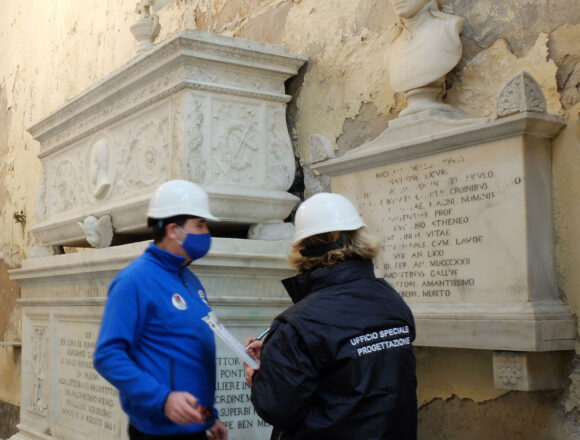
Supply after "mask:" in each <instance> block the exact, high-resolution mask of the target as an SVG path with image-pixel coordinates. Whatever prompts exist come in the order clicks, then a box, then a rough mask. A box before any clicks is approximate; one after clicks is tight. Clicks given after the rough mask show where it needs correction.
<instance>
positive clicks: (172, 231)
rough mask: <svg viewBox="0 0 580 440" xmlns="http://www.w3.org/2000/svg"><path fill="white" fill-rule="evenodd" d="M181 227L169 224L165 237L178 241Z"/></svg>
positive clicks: (166, 227)
mask: <svg viewBox="0 0 580 440" xmlns="http://www.w3.org/2000/svg"><path fill="white" fill-rule="evenodd" d="M178 229H179V226H178V225H177V223H169V224H168V225H166V226H165V236H166V237H167V238H171V239H176V238H177V237H178V236H179V230H178Z"/></svg>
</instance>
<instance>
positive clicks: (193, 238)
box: [177, 228, 211, 261]
mask: <svg viewBox="0 0 580 440" xmlns="http://www.w3.org/2000/svg"><path fill="white" fill-rule="evenodd" d="M181 229H183V228H181ZM183 230H184V231H185V229H183ZM177 242H178V243H179V244H180V245H181V247H182V248H183V250H184V251H185V252H187V255H189V258H191V261H194V260H199V259H200V258H202V257H204V256H205V255H206V254H207V253H208V252H209V248H210V247H211V234H210V233H209V232H208V233H205V234H191V233H189V232H187V236H186V237H185V240H184V241H183V242H181V241H179V240H177Z"/></svg>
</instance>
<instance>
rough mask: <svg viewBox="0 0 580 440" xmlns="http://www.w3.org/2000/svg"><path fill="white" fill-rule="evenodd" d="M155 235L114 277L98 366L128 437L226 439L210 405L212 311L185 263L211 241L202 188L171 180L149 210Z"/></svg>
mask: <svg viewBox="0 0 580 440" xmlns="http://www.w3.org/2000/svg"><path fill="white" fill-rule="evenodd" d="M147 217H148V225H149V226H150V227H151V228H152V229H153V239H154V242H153V243H151V244H150V245H149V247H148V248H147V249H146V251H145V252H144V253H143V255H141V256H140V257H139V258H137V259H136V260H134V261H133V262H132V263H131V264H129V265H128V266H127V267H126V268H125V269H123V270H122V271H121V272H119V274H118V275H117V276H116V277H115V278H114V279H113V281H112V282H111V285H110V286H109V294H108V298H107V303H106V305H105V311H104V314H103V319H102V322H101V330H100V333H99V337H98V340H97V345H96V348H95V353H94V359H93V361H94V366H95V369H96V370H97V371H98V372H99V373H100V374H101V375H102V376H103V377H104V378H105V379H107V380H108V381H109V382H110V383H111V384H112V385H114V386H115V387H116V388H117V389H118V390H119V394H120V398H121V405H122V407H123V410H124V411H125V412H126V413H127V414H128V416H129V438H130V439H131V440H153V439H165V438H167V439H174V440H204V439H207V436H206V430H208V431H210V432H211V434H212V435H213V438H214V439H218V440H227V435H228V434H227V429H226V428H225V426H224V425H223V423H222V422H221V421H220V420H218V419H217V411H216V410H215V409H214V406H213V405H214V392H215V381H216V377H215V371H216V368H215V341H214V335H213V332H212V330H211V329H210V327H209V326H208V325H207V324H206V323H205V322H203V321H202V317H204V316H206V315H207V314H208V313H209V312H210V311H211V309H210V307H209V305H208V302H207V296H206V293H205V290H204V288H203V286H202V285H201V283H200V281H199V279H198V278H197V277H196V276H195V275H194V274H193V272H191V271H190V270H189V269H188V265H189V264H190V263H191V262H192V261H194V260H197V259H199V258H202V257H203V256H204V255H205V254H206V253H207V252H208V251H209V248H210V245H211V235H210V233H209V230H208V227H207V220H208V219H209V220H218V219H217V218H215V217H214V216H212V215H211V213H210V211H209V203H208V197H207V194H206V193H205V191H204V190H203V189H201V188H200V187H199V186H197V185H195V184H194V183H191V182H188V181H185V180H171V181H168V182H165V183H164V184H162V185H161V186H160V187H159V188H157V190H156V191H155V193H154V195H153V197H152V199H151V202H150V205H149V211H148V213H147Z"/></svg>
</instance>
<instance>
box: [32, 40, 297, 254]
mask: <svg viewBox="0 0 580 440" xmlns="http://www.w3.org/2000/svg"><path fill="white" fill-rule="evenodd" d="M305 61H306V59H304V58H301V57H297V56H292V55H290V54H289V53H288V51H287V49H285V48H283V47H279V46H272V45H266V44H260V43H255V42H250V41H246V40H241V39H234V38H230V37H224V36H219V35H214V34H209V33H203V32H196V31H190V30H188V31H184V32H182V33H180V34H177V35H175V36H173V37H171V38H170V39H168V40H166V41H164V42H162V43H160V44H159V45H157V46H156V47H154V48H153V49H151V50H149V51H148V52H146V53H144V54H141V55H139V56H137V57H136V58H134V59H133V60H132V61H130V62H129V63H127V64H126V65H125V66H123V67H121V68H120V69H118V70H116V71H114V72H112V73H111V74H110V75H108V76H107V77H105V78H104V79H102V80H101V81H99V82H97V83H96V84H95V85H93V86H92V87H90V88H89V89H87V90H85V91H84V92H82V93H81V94H79V95H78V96H77V97H76V98H74V99H72V100H71V101H69V102H67V103H66V104H65V105H64V106H62V107H61V108H59V109H58V110H57V111H55V112H54V113H53V114H51V115H49V116H48V117H46V118H45V119H43V120H42V121H40V122H39V123H37V124H35V125H34V126H32V127H31V128H30V129H29V132H30V133H31V134H32V136H33V137H34V138H35V139H36V140H38V141H39V142H40V144H41V147H40V148H41V150H40V154H39V158H40V159H41V161H42V166H43V175H42V182H41V186H40V190H39V194H38V197H37V202H36V218H37V222H38V223H37V224H36V225H35V226H34V227H33V228H32V231H33V233H34V234H35V235H36V237H37V238H38V239H39V240H40V241H42V242H43V243H44V244H47V245H55V244H58V245H75V246H82V245H86V243H87V240H86V235H85V231H84V230H83V228H82V227H81V225H82V223H83V221H84V219H86V218H87V217H88V216H94V217H96V218H97V219H98V218H101V217H102V216H105V215H110V217H111V220H112V227H113V230H114V233H115V236H123V235H124V234H139V233H142V232H144V231H145V230H146V225H145V223H146V220H145V213H146V208H147V205H148V203H149V199H150V196H151V194H152V192H153V190H154V189H155V188H156V187H157V186H158V185H159V184H160V183H162V182H164V181H166V180H169V179H174V178H180V179H187V180H191V181H193V182H195V183H198V184H200V185H202V186H203V187H204V188H205V189H206V190H207V192H208V193H209V195H210V203H211V209H212V212H213V213H214V214H215V215H216V216H218V217H220V218H221V219H222V220H223V222H222V223H220V227H222V228H223V227H225V228H228V227H231V228H236V227H238V228H240V227H245V226H247V225H271V224H277V223H278V224H280V223H282V222H283V219H284V218H286V217H287V216H288V215H289V213H290V212H291V210H292V208H293V207H294V206H295V204H296V202H297V201H298V199H297V198H296V197H295V196H293V195H291V194H289V193H288V192H286V191H287V189H288V188H289V187H290V185H291V183H292V181H293V178H294V171H295V169H294V166H295V165H294V163H295V162H294V154H293V150H292V145H291V143H290V137H289V135H288V129H287V126H286V117H285V115H286V103H287V102H288V101H289V100H290V98H291V97H290V96H288V95H286V94H285V89H284V82H285V81H286V80H287V79H288V78H290V77H292V76H293V75H295V74H296V73H297V71H298V69H299V68H300V67H301V66H302V65H303V64H304V62H305ZM258 238H259V237H258Z"/></svg>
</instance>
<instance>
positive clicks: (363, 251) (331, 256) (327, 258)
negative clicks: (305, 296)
mask: <svg viewBox="0 0 580 440" xmlns="http://www.w3.org/2000/svg"><path fill="white" fill-rule="evenodd" d="M340 234H344V235H345V236H346V244H345V245H344V246H343V247H341V248H339V249H333V250H329V251H327V252H325V253H323V254H322V255H317V256H304V255H302V254H301V253H300V251H301V250H302V249H304V248H310V247H314V246H324V245H326V244H329V243H334V242H336V241H338V240H339V239H340ZM379 246H380V245H379V242H378V240H377V239H376V238H375V237H373V236H371V235H370V234H369V233H368V232H367V229H366V228H365V227H364V226H363V227H362V228H359V229H356V230H354V231H332V232H324V233H322V234H318V235H313V236H312V237H306V238H305V239H303V240H301V241H299V242H298V243H295V244H293V245H292V250H291V251H290V255H289V256H288V261H289V262H290V265H291V266H292V267H294V268H296V269H298V271H299V272H305V271H308V270H311V269H314V268H316V267H332V266H334V265H336V264H337V263H339V262H340V261H343V260H346V259H348V258H363V259H370V260H372V259H373V258H374V257H375V256H376V255H377V254H378V252H379Z"/></svg>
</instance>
